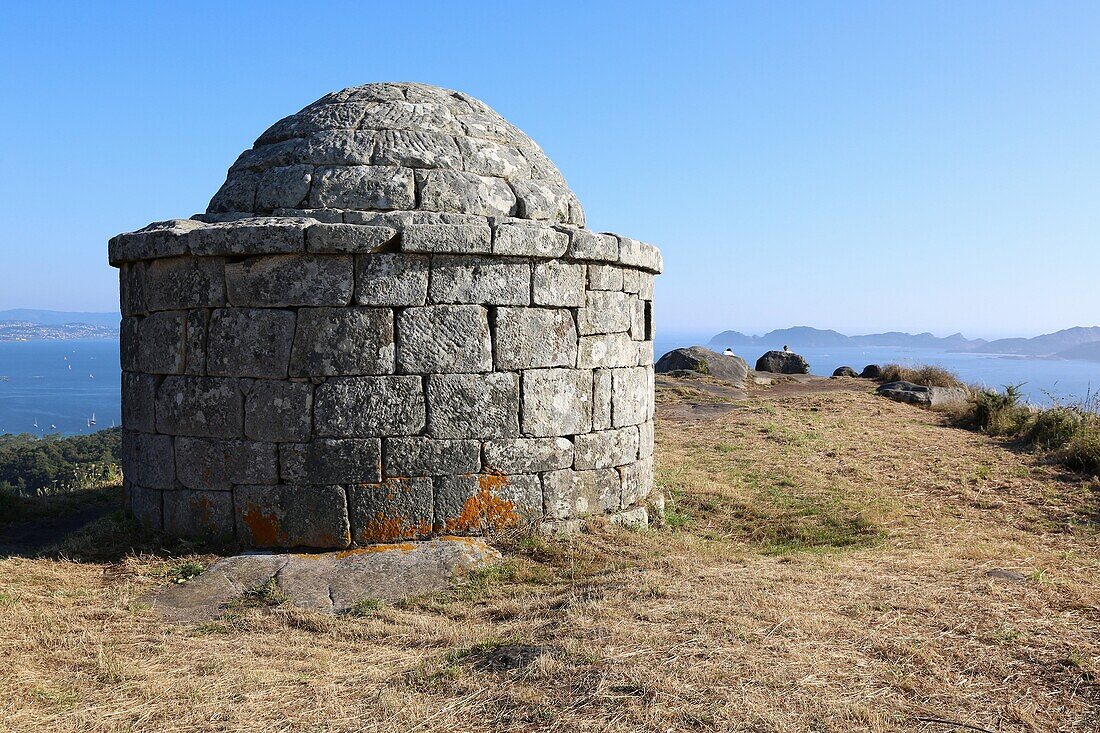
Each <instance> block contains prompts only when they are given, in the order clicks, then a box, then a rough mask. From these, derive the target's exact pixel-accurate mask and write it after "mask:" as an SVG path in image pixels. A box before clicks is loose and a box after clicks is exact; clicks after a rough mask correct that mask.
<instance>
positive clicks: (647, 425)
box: [638, 419, 653, 458]
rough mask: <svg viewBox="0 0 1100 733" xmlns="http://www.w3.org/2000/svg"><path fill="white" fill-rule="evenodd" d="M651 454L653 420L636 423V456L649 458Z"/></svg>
mask: <svg viewBox="0 0 1100 733" xmlns="http://www.w3.org/2000/svg"><path fill="white" fill-rule="evenodd" d="M651 455H653V420H652V419H650V420H647V421H646V422H643V423H638V457H639V458H649V457H650V456H651Z"/></svg>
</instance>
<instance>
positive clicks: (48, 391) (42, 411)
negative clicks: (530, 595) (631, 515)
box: [0, 335, 1100, 435]
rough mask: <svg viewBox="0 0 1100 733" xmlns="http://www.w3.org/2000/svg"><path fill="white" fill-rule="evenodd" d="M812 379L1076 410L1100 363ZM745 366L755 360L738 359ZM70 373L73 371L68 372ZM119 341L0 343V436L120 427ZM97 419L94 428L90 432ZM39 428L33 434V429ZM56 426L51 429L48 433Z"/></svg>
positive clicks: (839, 352) (948, 358)
mask: <svg viewBox="0 0 1100 733" xmlns="http://www.w3.org/2000/svg"><path fill="white" fill-rule="evenodd" d="M707 340H708V339H707V338H700V337H694V338H693V337H690V336H687V337H680V336H676V335H668V336H661V335H658V338H657V341H656V344H655V346H656V349H655V353H656V355H657V357H658V358H660V356H661V355H662V354H664V353H665V352H667V351H670V350H672V349H674V348H676V347H678V346H691V345H694V344H701V343H702V344H705V343H706V341H707ZM798 351H799V353H801V354H802V355H803V356H805V357H806V359H807V361H809V362H810V370H811V371H812V372H813V373H814V374H821V375H825V376H828V375H830V374H832V373H833V370H834V369H836V368H837V367H838V366H845V365H846V366H851V367H854V368H855V369H856V370H859V369H862V368H863V367H864V365H866V364H888V363H891V362H896V363H899V364H905V365H918V364H938V365H940V366H943V367H945V368H947V369H950V370H952V371H954V372H956V373H957V374H958V375H959V376H960V377H962V378H963V379H964V380H965V381H967V382H973V383H975V384H980V385H984V386H987V387H997V388H1000V387H1002V386H1003V385H1005V384H1023V385H1024V386H1023V388H1022V389H1023V392H1024V394H1025V395H1027V397H1028V399H1029V400H1030V401H1031V402H1034V403H1035V404H1050V403H1051V402H1052V401H1053V400H1060V401H1063V402H1082V401H1085V400H1086V399H1089V398H1090V396H1091V395H1095V393H1096V392H1097V391H1100V363H1096V362H1088V361H1050V360H1045V359H1019V358H1003V357H997V356H991V355H985V354H951V353H947V352H943V351H937V350H934V349H897V348H878V349H874V348H840V349H799V350H798ZM742 356H744V357H745V358H746V360H747V361H748V362H749V364H750V366H751V365H752V364H753V363H754V362H755V360H756V358H757V357H758V356H760V354H743V355H742ZM70 366H71V367H72V368H71V369H70V368H69V367H70ZM120 375H121V371H120V369H119V365H118V341H26V342H0V433H24V432H26V433H32V434H38V435H45V434H47V433H50V432H59V433H62V434H65V435H74V434H79V433H89V432H93V431H95V430H102V429H103V428H107V427H110V426H111V424H112V423H114V424H115V425H118V424H120V423H121V421H122V415H121V407H120V402H119V394H120V389H119V382H120ZM93 412H94V413H95V416H96V421H97V424H96V425H95V426H92V427H89V426H88V418H89V417H91V415H92V413H93ZM35 419H37V420H38V429H37V430H36V429H35V428H34V421H35ZM51 425H56V426H57V427H56V429H51V427H50V426H51Z"/></svg>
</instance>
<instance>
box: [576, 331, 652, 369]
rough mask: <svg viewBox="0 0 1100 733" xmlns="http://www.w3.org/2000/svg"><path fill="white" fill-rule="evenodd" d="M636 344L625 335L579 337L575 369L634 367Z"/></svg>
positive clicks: (636, 353) (636, 360)
mask: <svg viewBox="0 0 1100 733" xmlns="http://www.w3.org/2000/svg"><path fill="white" fill-rule="evenodd" d="M637 363H638V346H637V342H635V341H633V340H632V339H631V338H630V334H627V333H611V334H600V335H597V336H581V337H580V338H579V339H578V340H577V368H578V369H599V368H601V367H605V368H615V367H629V366H636V365H637Z"/></svg>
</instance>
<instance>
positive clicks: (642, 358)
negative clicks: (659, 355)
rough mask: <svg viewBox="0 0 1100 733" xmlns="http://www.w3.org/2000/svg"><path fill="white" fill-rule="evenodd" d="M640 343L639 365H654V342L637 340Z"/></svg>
mask: <svg viewBox="0 0 1100 733" xmlns="http://www.w3.org/2000/svg"><path fill="white" fill-rule="evenodd" d="M634 343H636V344H637V345H638V366H653V342H652V341H635V342H634Z"/></svg>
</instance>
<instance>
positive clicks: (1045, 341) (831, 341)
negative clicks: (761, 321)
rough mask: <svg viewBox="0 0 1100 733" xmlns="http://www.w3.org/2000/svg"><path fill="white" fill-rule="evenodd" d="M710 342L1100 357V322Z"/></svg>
mask: <svg viewBox="0 0 1100 733" xmlns="http://www.w3.org/2000/svg"><path fill="white" fill-rule="evenodd" d="M708 345H709V346H716V347H720V348H727V347H728V348H731V349H734V350H735V351H736V350H738V349H764V350H766V349H780V348H783V346H785V345H787V346H790V347H791V350H793V351H798V349H799V348H807V347H808V348H823V347H825V348H827V347H844V346H887V347H891V346H892V347H909V348H914V349H943V350H944V351H967V352H973V353H978V354H1012V355H1018V356H1042V357H1055V358H1062V359H1087V360H1089V361H1100V326H1088V327H1085V326H1074V327H1073V328H1066V329H1063V330H1061V331H1056V332H1055V333H1047V334H1043V335H1042V336H1035V337H1033V338H1007V339H996V340H994V341H986V340H985V339H968V338H966V337H965V336H963V335H962V334H961V333H955V334H952V335H950V336H943V337H939V336H934V335H932V334H930V333H918V334H909V333H902V332H899V331H890V332H888V333H872V334H866V335H863V336H845V335H844V334H842V333H839V332H837V331H832V330H828V329H820V328H812V327H810V326H795V327H793V328H781V329H777V330H775V331H769V332H768V333H766V334H764V335H763V336H749V335H746V334H744V333H741V332H740V331H723V332H722V333H720V334H718V335H717V336H715V337H714V338H712V339H711V340H710V343H709V344H708Z"/></svg>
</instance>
